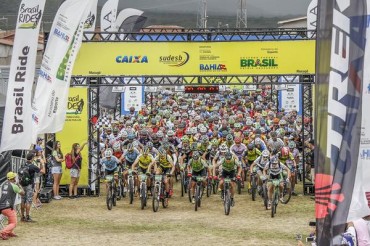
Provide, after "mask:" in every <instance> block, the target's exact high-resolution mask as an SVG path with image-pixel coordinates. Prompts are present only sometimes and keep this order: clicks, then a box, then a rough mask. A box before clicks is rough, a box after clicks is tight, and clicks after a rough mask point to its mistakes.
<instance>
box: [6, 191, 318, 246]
mask: <svg viewBox="0 0 370 246" xmlns="http://www.w3.org/2000/svg"><path fill="white" fill-rule="evenodd" d="M176 188H178V187H176ZM135 199H136V200H135V201H134V204H133V205H129V204H128V200H127V198H125V199H124V200H122V201H118V202H117V206H116V207H114V208H113V210H111V211H108V210H107V208H106V205H105V197H103V196H101V197H95V198H89V197H86V198H79V199H77V200H68V199H66V198H64V199H63V200H61V201H55V200H54V201H52V202H51V203H50V204H44V205H43V207H42V208H41V209H40V210H37V211H35V210H33V212H32V215H33V218H34V219H35V220H37V222H36V223H21V222H20V223H19V224H18V227H17V228H16V233H17V234H18V235H19V237H17V238H14V239H13V238H12V239H11V240H9V241H3V242H1V245H22V246H24V245H104V246H106V245H126V244H128V245H231V244H232V245H297V244H296V241H295V234H297V233H301V234H304V235H307V234H308V233H309V230H310V228H309V227H308V226H307V225H308V222H309V221H311V220H313V218H314V202H313V201H312V200H311V199H310V198H309V197H303V196H298V197H294V198H293V199H292V200H291V202H290V203H289V204H288V205H282V204H279V206H278V209H277V215H276V217H275V218H271V216H270V211H266V210H265V209H264V207H263V205H262V200H260V198H259V199H258V201H255V202H252V200H251V197H250V195H248V194H247V193H245V192H244V193H243V194H242V195H236V205H235V207H233V208H231V213H230V215H229V216H225V215H224V212H223V205H222V202H221V199H220V197H219V195H213V196H212V197H210V198H206V197H205V198H203V202H202V207H201V208H200V210H199V211H197V212H195V211H194V206H193V205H192V204H190V203H189V201H188V199H187V197H180V196H179V191H178V189H175V195H174V198H173V199H171V200H170V205H169V207H168V208H167V209H164V208H162V207H160V208H159V211H158V212H157V213H154V212H153V211H152V207H151V201H149V203H148V207H147V208H146V209H145V210H144V211H143V210H141V209H140V208H139V206H140V202H139V200H138V198H135Z"/></svg>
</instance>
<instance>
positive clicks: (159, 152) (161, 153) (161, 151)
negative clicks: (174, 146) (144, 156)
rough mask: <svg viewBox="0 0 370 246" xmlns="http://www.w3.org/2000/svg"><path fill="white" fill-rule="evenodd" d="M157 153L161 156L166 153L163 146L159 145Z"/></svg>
mask: <svg viewBox="0 0 370 246" xmlns="http://www.w3.org/2000/svg"><path fill="white" fill-rule="evenodd" d="M158 154H159V155H161V156H165V155H167V151H166V150H165V149H164V148H162V147H159V149H158Z"/></svg>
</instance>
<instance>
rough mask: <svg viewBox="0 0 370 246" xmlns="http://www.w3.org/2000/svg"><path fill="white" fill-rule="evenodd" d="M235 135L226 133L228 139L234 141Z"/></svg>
mask: <svg viewBox="0 0 370 246" xmlns="http://www.w3.org/2000/svg"><path fill="white" fill-rule="evenodd" d="M233 139H234V138H233V135H231V134H227V135H226V141H233Z"/></svg>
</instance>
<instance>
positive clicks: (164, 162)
mask: <svg viewBox="0 0 370 246" xmlns="http://www.w3.org/2000/svg"><path fill="white" fill-rule="evenodd" d="M155 161H156V162H157V163H158V164H159V166H160V167H162V168H171V167H172V166H173V160H172V158H171V156H169V155H166V156H162V155H158V156H157V157H156V158H155Z"/></svg>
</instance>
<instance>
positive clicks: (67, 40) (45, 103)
mask: <svg viewBox="0 0 370 246" xmlns="http://www.w3.org/2000/svg"><path fill="white" fill-rule="evenodd" d="M91 3H92V2H91V1H89V0H77V1H74V0H67V1H65V2H64V3H63V4H62V6H61V7H60V8H59V10H58V12H57V14H56V17H55V19H54V22H53V25H52V28H51V32H50V36H49V40H48V46H47V48H46V51H45V54H44V57H43V60H42V64H41V69H40V70H41V72H40V76H39V78H38V82H37V87H36V91H35V96H34V103H33V107H34V110H35V112H36V113H35V114H36V116H37V118H38V122H35V121H34V123H36V124H35V125H36V127H35V128H36V130H37V134H41V133H55V132H58V131H61V130H62V129H63V125H64V120H65V110H66V106H67V96H68V90H69V84H70V77H71V71H72V68H73V65H74V61H75V58H76V55H77V52H78V50H79V47H80V45H81V42H82V32H83V27H84V23H85V20H86V17H87V15H88V11H89V10H90V6H91ZM45 75H47V76H45Z"/></svg>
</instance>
